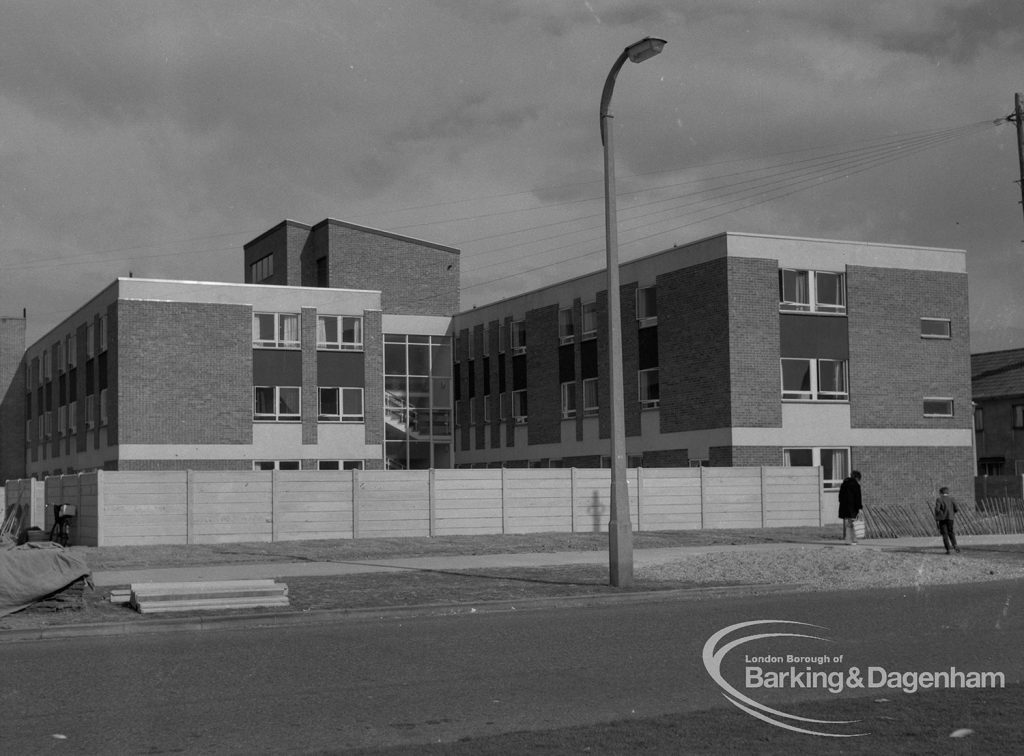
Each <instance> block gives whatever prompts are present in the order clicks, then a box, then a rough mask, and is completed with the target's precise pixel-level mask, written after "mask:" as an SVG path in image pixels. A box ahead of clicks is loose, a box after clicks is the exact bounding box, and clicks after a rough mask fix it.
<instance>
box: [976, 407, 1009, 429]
mask: <svg viewBox="0 0 1024 756" xmlns="http://www.w3.org/2000/svg"><path fill="white" fill-rule="evenodd" d="M1014 419H1016V417H1015V418H1014ZM974 430H975V431H976V432H977V433H981V432H982V431H983V430H985V410H984V409H983V408H981V407H975V408H974Z"/></svg>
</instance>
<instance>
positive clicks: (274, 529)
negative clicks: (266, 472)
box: [270, 469, 280, 541]
mask: <svg viewBox="0 0 1024 756" xmlns="http://www.w3.org/2000/svg"><path fill="white" fill-rule="evenodd" d="M277 473H278V470H276V469H275V470H271V471H270V540H271V541H277V540H279V535H280V534H279V533H278V527H279V525H278V521H277V486H278V485H279V484H280V477H279V476H278V474H277Z"/></svg>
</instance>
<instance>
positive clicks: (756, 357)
mask: <svg viewBox="0 0 1024 756" xmlns="http://www.w3.org/2000/svg"><path fill="white" fill-rule="evenodd" d="M621 281H622V282H623V283H622V287H621V301H622V320H623V334H624V350H623V352H624V354H623V360H624V386H625V396H626V405H625V406H626V444H627V453H628V457H629V461H630V464H631V465H644V466H649V467H653V466H686V465H716V466H717V465H770V466H775V465H783V464H789V465H811V466H821V467H822V468H823V474H824V486H825V489H826V491H829V492H834V491H835V489H836V488H837V486H838V483H839V482H840V481H841V480H842V478H843V477H844V476H845V475H846V474H847V473H848V472H849V471H850V470H851V469H854V468H856V469H859V470H861V471H862V472H863V473H864V488H865V495H866V496H867V497H868V501H869V502H871V501H874V502H879V503H881V502H885V501H890V500H911V501H914V500H920V499H922V498H927V497H929V496H931V495H932V494H933V491H934V489H935V488H937V487H938V486H939V485H949V486H951V487H955V488H956V489H957V490H958V491H968V490H970V481H971V476H972V474H973V456H972V446H971V441H972V439H971V435H972V434H971V412H970V406H971V405H970V403H971V382H970V354H969V346H968V335H967V328H968V316H967V276H966V265H965V255H964V253H963V252H962V251H956V250H943V249H929V248H919V247H899V246H892V245H873V244H860V243H850V242H837V241H818V240H808V239H793V238H784V237H773V236H756V235H748V234H732V233H729V234H721V235H718V236H714V237H710V238H708V239H704V240H701V241H697V242H694V243H692V244H687V245H684V246H679V247H674V248H672V249H669V250H666V251H664V252H661V253H658V254H655V255H651V256H649V257H645V258H642V259H639V260H635V261H632V262H629V263H626V264H624V265H622V271H621ZM604 285H605V276H604V273H603V272H602V273H597V274H592V275H588V276H583V277H580V278H575V279H572V280H568V281H562V282H559V283H555V284H553V285H550V286H547V287H545V288H542V289H539V290H537V291H533V292H530V293H527V294H523V295H521V296H517V297H513V298H510V299H505V300H502V301H498V302H494V303H491V304H487V305H483V306H478V307H476V308H474V309H472V310H469V311H465V312H459V253H458V251H457V250H455V249H452V248H450V247H445V246H442V245H438V244H433V243H430V242H424V241H420V240H416V239H410V238H408V237H403V236H400V235H396V234H391V233H388V232H384V231H379V230H374V229H368V228H365V227H361V226H356V225H353V224H349V223H343V222H340V221H336V220H331V219H327V220H324V221H322V222H320V223H318V224H315V225H313V226H307V225H305V224H301V223H296V222H293V221H284V222H282V223H280V224H278V225H276V226H274V227H273V228H271V229H269V230H268V231H266V232H265V233H263V234H261V235H260V236H258V237H257V238H256V239H254V240H252V241H251V242H249V243H248V244H246V245H245V248H244V283H241V284H230V283H212V282H189V281H156V280H142V279H134V278H127V279H125V278H121V279H118V280H117V281H115V282H113V283H112V284H111V285H110V286H108V287H107V288H106V289H104V290H103V291H101V292H100V293H99V294H97V295H96V296H95V297H93V299H92V300H90V301H89V302H88V303H86V304H85V305H84V306H83V307H82V308H80V309H79V310H78V311H77V312H75V313H74V314H73V315H72V316H71V317H69V318H68V319H66V320H65V321H64V322H63V323H61V324H60V325H59V326H58V327H57V328H55V329H53V330H52V331H51V332H50V333H48V334H46V335H45V336H44V337H43V338H41V339H39V340H38V341H37V342H36V343H35V344H33V345H31V346H30V347H29V348H28V350H27V351H26V352H25V353H24V357H23V358H19V360H18V361H19V362H20V364H21V369H20V370H17V371H15V373H16V375H17V376H20V378H18V377H16V378H13V379H12V378H11V377H10V376H8V377H7V381H8V385H9V386H17V388H15V389H10V390H9V391H8V400H7V401H5V410H6V411H12V410H11V405H12V404H17V405H18V409H17V410H16V411H15V414H16V415H17V416H18V417H20V418H22V420H21V422H20V423H19V425H20V428H19V430H20V431H21V432H23V433H24V434H25V435H24V436H21V435H20V434H19V435H18V437H17V438H16V440H15V441H14V442H13V443H14V444H15V445H16V446H19V447H21V448H23V450H24V470H23V471H22V473H23V474H28V475H34V476H42V475H44V474H49V473H56V472H66V471H71V470H90V469H96V468H103V469H117V470H139V469H182V468H193V469H204V468H205V469H212V468H233V469H251V468H253V467H256V468H276V469H288V468H292V469H298V468H301V469H317V468H319V469H337V468H345V467H365V468H382V467H389V468H395V469H404V468H426V467H450V466H489V467H496V466H524V467H525V466H538V467H540V466H566V467H568V466H576V467H599V466H602V465H603V464H605V463H606V455H607V454H608V433H609V417H608V411H609V406H610V403H609V401H608V396H607V390H608V389H607V386H608V372H607V371H608V356H607V339H606V333H605V331H606V311H607V310H606V304H607V293H606V291H605V289H604ZM21 327H22V328H24V324H23V321H22V325H21ZM16 331H17V329H16V328H14V331H12V333H13V336H12V338H14V340H15V341H16V338H17V333H16ZM6 334H7V332H6V331H5V332H3V334H0V335H4V338H7V335H6ZM22 339H23V336H22ZM4 343H6V342H4ZM17 351H18V350H15V352H13V353H16V352H17ZM10 359H11V358H10V356H8V359H7V361H8V362H10ZM3 377H4V374H3V373H0V378H3ZM18 380H21V381H23V382H24V385H23V386H19V385H18V384H17V381H18ZM5 427H6V425H5ZM11 438H12V434H11V433H8V432H6V431H5V436H4V444H5V445H6V446H5V447H3V448H8V447H9V446H10V444H11V443H12V442H11V440H10V439H11ZM7 475H8V477H16V475H12V474H11V473H7Z"/></svg>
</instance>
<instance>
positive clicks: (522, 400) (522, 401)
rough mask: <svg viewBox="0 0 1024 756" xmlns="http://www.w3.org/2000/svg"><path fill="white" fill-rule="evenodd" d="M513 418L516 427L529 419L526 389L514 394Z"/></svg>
mask: <svg viewBox="0 0 1024 756" xmlns="http://www.w3.org/2000/svg"><path fill="white" fill-rule="evenodd" d="M512 417H513V418H514V419H515V423H516V425H523V424H524V423H525V422H526V417H527V405H526V389H520V390H519V391H513V392H512Z"/></svg>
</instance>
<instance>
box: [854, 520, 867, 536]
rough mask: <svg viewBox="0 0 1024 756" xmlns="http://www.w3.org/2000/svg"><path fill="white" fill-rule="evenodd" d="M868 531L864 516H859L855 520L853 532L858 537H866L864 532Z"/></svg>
mask: <svg viewBox="0 0 1024 756" xmlns="http://www.w3.org/2000/svg"><path fill="white" fill-rule="evenodd" d="M866 532H867V528H866V526H865V525H864V519H863V518H861V517H858V518H857V519H856V520H854V521H853V534H854V535H855V536H856V537H857V538H864V534H865V533H866Z"/></svg>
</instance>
